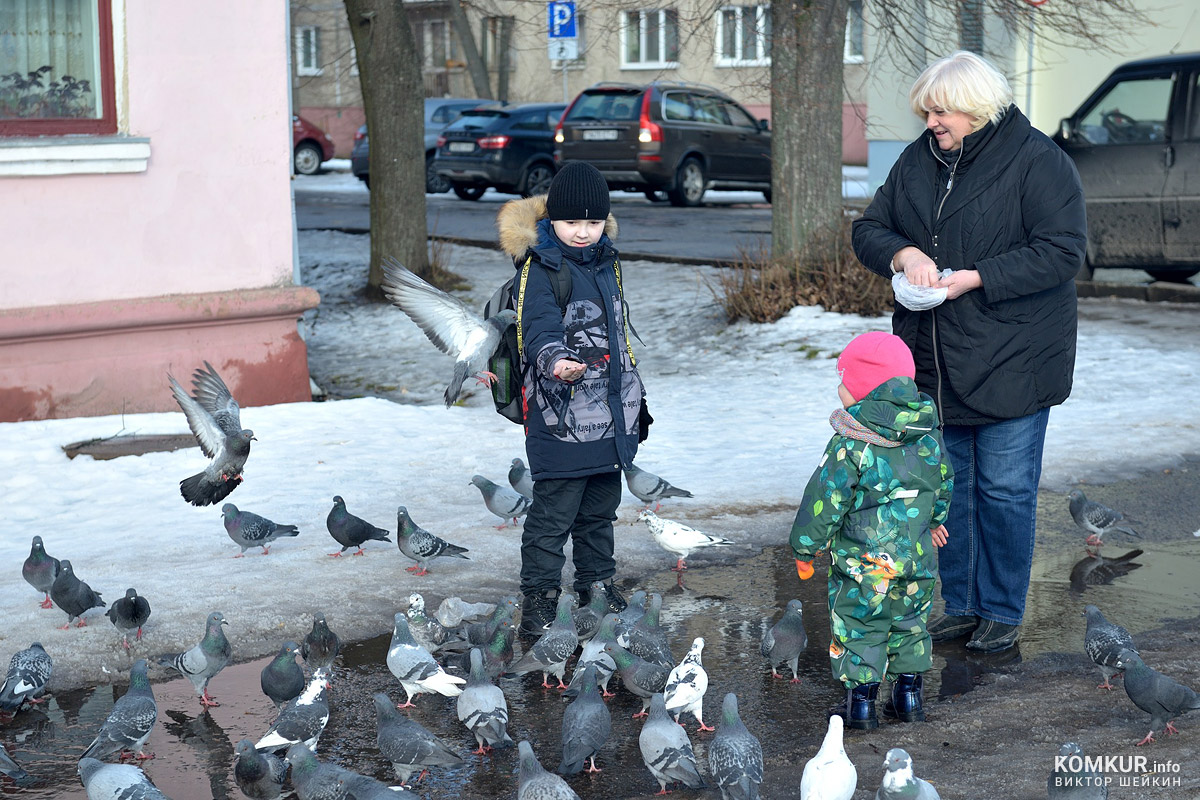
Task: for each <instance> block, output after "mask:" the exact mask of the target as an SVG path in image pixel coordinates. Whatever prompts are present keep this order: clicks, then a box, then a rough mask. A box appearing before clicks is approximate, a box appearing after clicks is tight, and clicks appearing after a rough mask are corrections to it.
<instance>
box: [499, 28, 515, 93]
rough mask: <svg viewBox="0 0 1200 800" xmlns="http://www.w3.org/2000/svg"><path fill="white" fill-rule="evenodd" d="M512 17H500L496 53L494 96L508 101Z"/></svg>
mask: <svg viewBox="0 0 1200 800" xmlns="http://www.w3.org/2000/svg"><path fill="white" fill-rule="evenodd" d="M512 35H513V18H512V17H501V18H500V36H499V37H497V38H499V39H500V46H499V48H498V49H499V52H498V53H496V97H497V98H498V99H500V100H503V101H504V102H505V103H507V102H508V71H509V69H510V68H511V66H512V65H511V64H510V60H511V59H510V58H509V54H510V53H511V52H512Z"/></svg>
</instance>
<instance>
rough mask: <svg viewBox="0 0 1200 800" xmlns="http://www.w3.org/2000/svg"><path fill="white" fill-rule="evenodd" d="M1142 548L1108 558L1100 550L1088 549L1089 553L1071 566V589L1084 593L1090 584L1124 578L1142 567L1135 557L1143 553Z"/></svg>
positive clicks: (1100, 583)
mask: <svg viewBox="0 0 1200 800" xmlns="http://www.w3.org/2000/svg"><path fill="white" fill-rule="evenodd" d="M1142 552H1143V551H1142V550H1130V551H1129V552H1128V553H1125V554H1124V555H1121V556H1117V557H1116V558H1108V557H1107V556H1102V555H1100V553H1099V552H1093V551H1091V550H1089V551H1088V554H1087V555H1086V556H1085V557H1083V558H1081V559H1079V561H1077V562H1075V564H1074V565H1073V566H1072V567H1071V575H1070V577H1069V580H1070V583H1071V591H1073V592H1078V593H1083V592H1085V591H1087V587H1089V586H1107V585H1108V584H1110V583H1112V582H1113V580H1115V579H1116V578H1123V577H1125V576H1126V575H1128V574H1129V573H1130V572H1133V571H1134V570H1135V569H1138V568H1139V567H1141V566H1142V565H1141V564H1138V563H1136V562H1134V559H1135V558H1137V557H1138V556H1140V555H1141V554H1142Z"/></svg>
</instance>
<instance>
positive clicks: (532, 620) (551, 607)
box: [521, 589, 558, 636]
mask: <svg viewBox="0 0 1200 800" xmlns="http://www.w3.org/2000/svg"><path fill="white" fill-rule="evenodd" d="M557 612H558V589H547V590H546V591H545V592H535V593H534V594H531V595H527V596H526V597H525V600H524V602H522V603H521V633H524V634H529V635H530V636H541V635H542V634H543V633H545V632H546V629H547V628H549V627H550V623H552V622H554V616H555V614H556V613H557Z"/></svg>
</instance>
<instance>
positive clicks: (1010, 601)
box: [938, 408, 1050, 625]
mask: <svg viewBox="0 0 1200 800" xmlns="http://www.w3.org/2000/svg"><path fill="white" fill-rule="evenodd" d="M1049 418H1050V409H1048V408H1044V409H1042V410H1041V411H1038V412H1035V413H1033V414H1030V415H1028V416H1025V417H1017V418H1016V419H1008V420H1004V421H1003V422H995V423H992V424H990V425H946V426H945V428H944V429H943V431H942V439H943V441H944V442H945V444H946V451H947V453H949V455H950V464H951V465H952V466H953V467H954V494H953V496H952V499H951V501H950V514H949V518H948V519H947V520H946V531H947V533H948V535H949V541H948V542H947V543H946V546H945V547H943V548H941V550H940V551H939V552H938V571H939V572H940V574H941V579H942V599H943V600H944V601H945V602H946V613H947V614H949V615H952V616H961V617H965V616H972V615H974V616H978V617H982V618H983V619H990V620H993V621H995V622H1003V623H1005V624H1007V625H1019V624H1020V623H1021V619H1022V618H1023V617H1024V616H1025V595H1026V593H1027V592H1028V591H1029V570H1030V568H1031V567H1032V565H1033V541H1034V530H1035V528H1036V522H1037V489H1038V480H1039V479H1040V478H1041V475H1042V445H1043V443H1044V442H1045V440H1046V422H1047V420H1048V419H1049Z"/></svg>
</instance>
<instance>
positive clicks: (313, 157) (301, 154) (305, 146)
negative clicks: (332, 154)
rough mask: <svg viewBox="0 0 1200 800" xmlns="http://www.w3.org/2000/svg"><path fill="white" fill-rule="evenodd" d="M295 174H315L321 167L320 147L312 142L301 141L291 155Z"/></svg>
mask: <svg viewBox="0 0 1200 800" xmlns="http://www.w3.org/2000/svg"><path fill="white" fill-rule="evenodd" d="M293 166H294V167H295V169H296V174H297V175H316V174H317V170H319V169H320V168H321V148H319V147H317V146H316V145H315V144H313V143H312V142H301V143H300V146H299V147H297V148H296V153H295V155H294V156H293Z"/></svg>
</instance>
